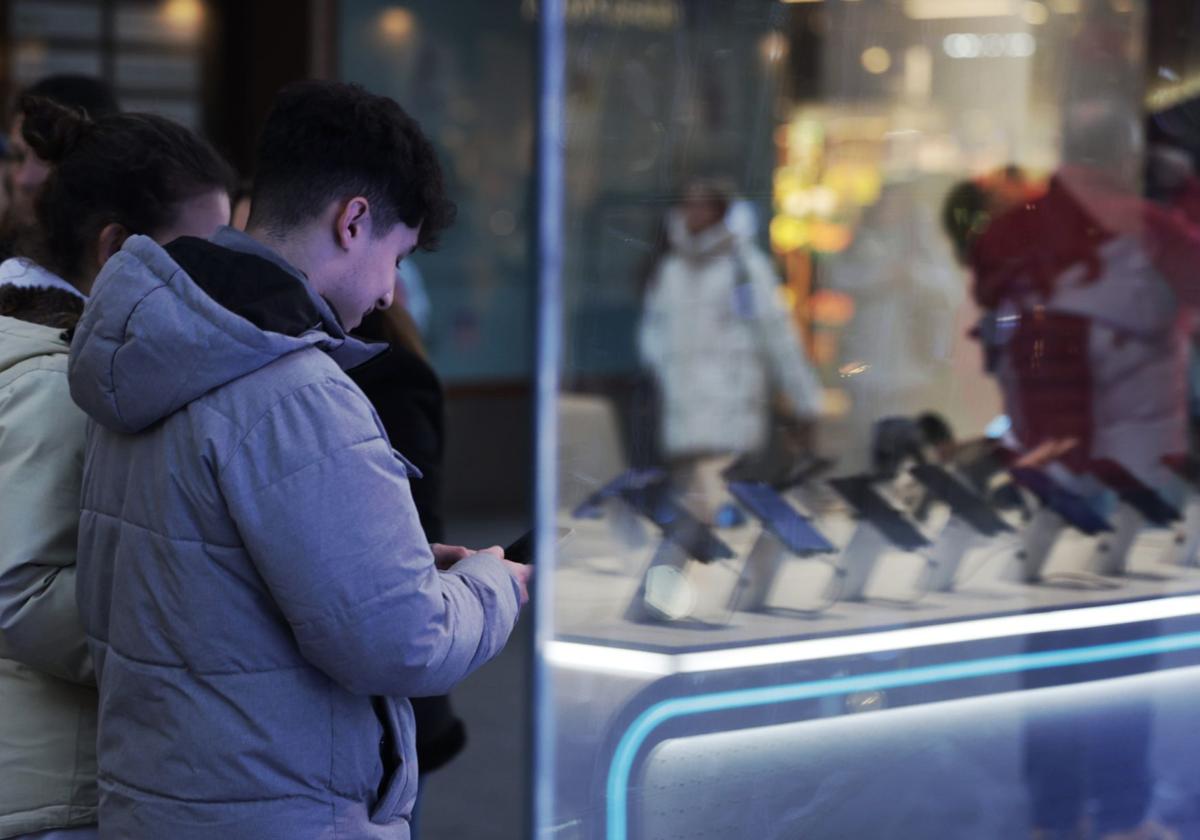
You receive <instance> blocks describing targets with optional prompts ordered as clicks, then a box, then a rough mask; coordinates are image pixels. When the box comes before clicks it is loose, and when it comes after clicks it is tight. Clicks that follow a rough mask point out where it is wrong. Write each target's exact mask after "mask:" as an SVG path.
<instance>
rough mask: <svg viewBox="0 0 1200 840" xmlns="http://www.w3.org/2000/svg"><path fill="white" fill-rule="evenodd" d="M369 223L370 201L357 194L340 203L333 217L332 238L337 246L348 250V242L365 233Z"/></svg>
mask: <svg viewBox="0 0 1200 840" xmlns="http://www.w3.org/2000/svg"><path fill="white" fill-rule="evenodd" d="M370 223H371V203H370V202H369V201H367V200H366V199H365V198H363V197H362V196H361V195H357V196H355V197H354V198H352V199H350V200H349V201H347V202H346V203H345V204H343V205H342V207H341V209H340V210H339V211H338V214H337V217H336V218H335V219H334V231H333V235H334V238H335V239H336V240H337V244H338V247H339V248H341V249H342V250H349V248H350V243H351V242H353V241H354V240H355V239H358V238H361V237H363V236H366V235H367V232H368V227H369V226H370Z"/></svg>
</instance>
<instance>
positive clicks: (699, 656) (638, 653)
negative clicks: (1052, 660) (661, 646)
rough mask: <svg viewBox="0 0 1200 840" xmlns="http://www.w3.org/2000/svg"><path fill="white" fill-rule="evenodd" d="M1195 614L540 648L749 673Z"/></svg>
mask: <svg viewBox="0 0 1200 840" xmlns="http://www.w3.org/2000/svg"><path fill="white" fill-rule="evenodd" d="M1198 614H1200V595H1186V596H1181V597H1177V598H1158V599H1154V600H1150V601H1135V602H1133V603H1129V604H1109V605H1106V606H1101V607H1079V608H1076V609H1069V610H1056V611H1054V612H1044V613H1033V614H1023V615H1007V616H1002V617H999V618H981V619H975V620H972V621H956V622H950V623H948V624H937V625H933V626H929V627H911V628H906V629H903V630H885V631H882V632H878V633H862V634H859V635H853V636H839V637H836V638H828V639H809V640H806V641H798V642H774V643H771V644H765V645H750V646H746V647H734V648H728V649H726V650H712V651H704V652H702V653H679V654H669V653H650V652H647V651H642V650H633V649H630V648H623V647H614V646H611V645H593V644H582V643H579V642H560V641H551V642H548V643H547V645H546V648H545V656H546V661H547V662H549V663H550V664H551V665H555V666H557V667H560V668H571V669H575V670H584V671H608V672H613V673H626V674H643V675H647V676H654V677H665V676H668V675H670V674H694V673H700V672H704V671H725V670H731V669H734V668H755V667H761V666H763V665H778V664H782V663H785V662H807V661H811V660H816V659H835V658H837V657H841V656H861V655H863V654H870V653H882V652H883V651H890V650H907V649H910V648H919V647H932V646H934V645H950V644H956V643H959V642H974V641H979V640H982V639H1001V638H1005V637H1020V636H1027V635H1032V634H1035V633H1055V632H1059V631H1063V630H1086V629H1089V628H1096V627H1111V626H1115V625H1120V624H1137V623H1138V622H1142V621H1157V620H1160V619H1166V618H1180V617H1182V616H1188V615H1198Z"/></svg>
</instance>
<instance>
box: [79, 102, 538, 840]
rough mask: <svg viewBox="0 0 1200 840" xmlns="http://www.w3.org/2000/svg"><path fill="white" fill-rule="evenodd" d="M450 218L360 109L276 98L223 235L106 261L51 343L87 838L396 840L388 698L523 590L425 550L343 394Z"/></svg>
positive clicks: (379, 106)
mask: <svg viewBox="0 0 1200 840" xmlns="http://www.w3.org/2000/svg"><path fill="white" fill-rule="evenodd" d="M452 216H453V206H452V205H451V204H450V203H449V202H448V201H447V200H446V198H445V197H444V195H443V192H442V175H441V170H440V168H439V166H438V163H437V160H436V158H435V156H434V154H433V150H432V148H431V147H430V145H429V142H428V141H427V140H426V139H425V137H424V136H423V135H422V133H421V131H420V128H419V127H418V126H417V124H416V123H415V122H413V120H412V119H410V118H409V117H408V116H407V115H406V114H405V113H404V112H403V111H402V110H401V109H400V107H399V106H398V105H397V104H396V103H395V102H392V101H391V100H389V99H385V98H382V97H378V96H373V95H371V94H369V93H367V92H365V91H364V90H362V89H361V88H358V87H353V86H348V85H344V84H337V83H331V82H305V83H301V84H297V85H294V86H291V87H289V88H287V89H285V90H284V91H282V92H281V93H280V95H279V97H278V98H277V100H276V103H275V106H274V108H273V110H272V113H271V115H270V116H269V118H268V120H267V125H266V128H265V130H264V134H263V138H262V141H261V145H260V149H259V161H258V172H257V179H256V185H255V195H254V201H253V213H252V217H251V219H250V224H249V227H248V234H243V233H239V232H237V231H234V230H232V229H229V228H223V229H222V230H221V231H219V232H218V233H217V234H216V236H214V237H213V239H212V240H211V241H203V240H199V239H187V238H185V239H180V240H177V241H176V242H174V243H172V244H171V245H168V246H167V248H166V249H165V250H164V249H163V248H160V247H159V246H157V245H155V244H154V243H153V242H151V241H150V240H148V239H145V238H143V237H134V238H133V239H131V240H130V241H129V242H128V243H127V244H126V246H125V248H124V249H123V250H122V251H121V252H120V253H119V254H117V255H116V256H115V257H114V258H113V259H112V260H110V261H109V263H108V265H107V266H106V268H105V270H104V272H103V273H102V274H101V275H100V277H99V278H98V279H97V282H96V284H95V287H94V289H93V297H92V299H91V301H90V303H89V306H88V308H87V310H86V312H85V314H84V317H83V320H82V321H81V322H80V325H79V329H78V331H77V333H76V335H75V338H74V340H73V342H72V346H71V359H70V382H71V393H72V396H73V397H74V399H75V401H76V402H78V403H79V405H80V406H82V407H83V408H84V410H85V411H86V412H87V413H88V414H89V415H90V417H91V420H92V422H91V426H90V430H89V442H88V449H87V455H86V460H85V464H84V482H83V499H82V508H83V512H82V518H81V522H80V539H79V560H78V564H79V583H78V597H79V604H80V609H81V612H82V615H83V621H84V627H85V630H86V632H87V634H88V637H89V644H90V648H91V651H92V654H93V657H94V659H95V664H96V672H97V674H98V677H99V685H100V730H99V737H98V745H99V753H100V759H99V764H100V770H99V775H100V826H101V828H100V830H101V835H102V836H105V837H114V838H116V837H120V838H123V839H125V838H163V837H170V838H172V840H191V838H196V840H200V838H212V837H220V838H222V840H238V839H239V838H246V840H250V838H253V840H272V839H273V838H278V840H285V838H286V840H300V839H301V838H316V837H329V838H334V837H345V838H407V837H408V834H409V831H408V815H409V812H410V809H411V805H412V801H413V798H414V796H415V794H416V780H417V775H416V767H415V752H414V744H413V731H412V730H413V728H412V712H411V710H410V707H409V704H408V702H407V700H404V699H401V698H406V697H414V696H425V695H432V694H443V693H445V692H446V691H447V690H449V689H450V687H451V686H453V685H454V684H455V683H457V682H458V681H459V680H461V679H462V678H463V677H465V676H466V675H467V674H469V673H470V672H471V671H473V670H474V669H475V668H477V667H478V666H479V665H481V664H483V663H484V662H486V661H487V660H488V659H490V658H491V657H493V656H494V655H495V654H496V653H498V652H499V650H500V649H501V647H502V646H503V645H504V642H505V641H506V639H507V638H508V635H509V633H510V632H511V630H512V627H513V624H514V623H515V621H516V618H517V613H518V610H519V608H520V606H521V605H522V604H523V603H524V602H525V600H526V598H527V594H526V583H527V576H528V571H527V570H526V569H525V568H524V567H520V566H517V565H515V564H513V563H510V562H508V561H506V560H504V559H502V552H500V550H499V549H489V550H488V551H486V552H483V553H480V554H470V553H469V552H467V550H466V549H461V548H448V547H443V546H433V547H432V551H431V547H430V546H429V545H428V544H427V543H426V542H425V541H424V540H423V539H422V532H421V526H420V523H419V522H418V519H417V514H416V511H415V510H414V507H413V503H412V495H411V492H410V489H409V484H408V481H409V477H410V476H414V475H415V470H413V468H411V467H410V466H409V465H408V463H407V462H406V461H405V460H404V458H403V457H402V456H401V455H399V453H395V452H394V451H393V450H392V448H391V447H390V446H389V444H388V441H387V438H386V435H385V434H384V432H383V429H382V426H381V424H380V422H379V419H378V417H377V416H376V414H375V412H374V411H373V410H372V409H371V407H370V404H369V403H368V402H367V401H366V399H365V398H364V396H363V394H362V392H361V391H360V390H359V389H358V388H357V387H356V386H355V385H354V384H352V383H351V381H350V379H349V378H348V377H347V376H346V374H345V373H344V371H345V370H346V369H348V368H352V367H355V366H357V365H359V364H361V363H363V362H364V361H366V360H367V359H369V358H372V357H373V356H374V355H375V354H376V353H378V352H379V348H377V347H372V346H369V345H365V344H363V343H361V342H359V341H357V340H356V339H354V338H351V337H349V336H348V335H347V331H348V330H350V329H352V328H354V327H355V326H357V325H358V323H359V321H360V320H361V319H362V317H363V316H364V315H365V314H366V313H368V312H370V311H371V310H372V309H374V308H377V307H384V306H387V305H388V303H389V302H390V299H391V297H392V293H393V291H392V290H393V283H394V278H395V268H396V265H397V263H398V262H399V261H400V260H402V259H403V258H404V257H405V256H407V255H408V254H409V253H410V252H411V251H412V250H413V249H414V248H419V247H424V248H429V247H432V246H433V245H434V244H436V241H437V237H438V234H439V233H440V231H441V230H442V229H443V228H444V227H445V226H446V225H447V224H449V222H450V221H451V219H452Z"/></svg>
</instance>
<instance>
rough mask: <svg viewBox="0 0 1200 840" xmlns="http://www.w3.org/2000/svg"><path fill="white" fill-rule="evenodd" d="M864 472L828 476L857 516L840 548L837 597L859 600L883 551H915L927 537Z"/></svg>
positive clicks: (834, 487)
mask: <svg viewBox="0 0 1200 840" xmlns="http://www.w3.org/2000/svg"><path fill="white" fill-rule="evenodd" d="M872 483H873V482H872V479H871V478H870V477H868V476H852V477H850V478H835V479H831V480H830V482H829V486H830V487H832V488H833V489H834V490H835V491H837V493H838V495H840V496H841V497H842V498H843V499H845V500H846V502H847V503H848V504H849V505H850V507H851V508H852V509H853V510H854V512H855V514H856V515H857V516H858V524H857V526H856V527H855V529H854V533H853V534H852V535H851V537H850V542H849V543H847V544H846V548H845V549H844V550H843V551H842V560H841V566H840V568H841V573H842V582H841V593H840V600H843V601H862V600H864V599H865V597H866V589H867V583H868V582H869V581H870V579H871V575H872V573H873V572H874V570H875V566H876V565H877V564H878V562H879V559H880V557H882V556H883V554H884V553H886V552H888V551H893V550H899V551H905V552H917V551H921V550H923V549H926V548H928V546H929V541H928V540H927V539H925V537H924V536H923V535H922V534H921V532H920V531H919V530H917V528H916V527H915V526H914V525H913V524H912V523H911V522H910V521H909V520H908V519H907V518H906V517H905V516H904V514H902V513H901V512H900V511H899V510H897V509H896V508H894V507H892V505H890V504H889V503H888V502H887V501H886V500H885V499H884V498H883V497H882V496H880V495H879V493H877V492H876V491H875V489H874V487H873V486H872Z"/></svg>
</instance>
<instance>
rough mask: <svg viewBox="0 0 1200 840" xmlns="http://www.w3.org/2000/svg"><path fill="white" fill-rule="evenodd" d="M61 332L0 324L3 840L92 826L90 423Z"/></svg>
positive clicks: (10, 321) (11, 321)
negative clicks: (79, 540)
mask: <svg viewBox="0 0 1200 840" xmlns="http://www.w3.org/2000/svg"><path fill="white" fill-rule="evenodd" d="M6 293H7V294H8V295H9V297H8V298H7V299H6V298H5V297H4V294H6ZM21 293H22V294H24V295H25V296H26V298H25V302H28V296H29V295H31V294H34V292H32V291H31V290H22V292H21ZM47 294H49V295H51V296H52V295H54V294H55V293H53V292H50V293H47ZM57 294H58V295H62V294H63V293H62V292H58V293H57ZM44 299H45V298H44V296H43V303H44ZM11 300H12V293H11V288H10V287H0V303H4V302H9V303H11ZM43 308H44V307H43ZM6 309H7V310H11V309H12V307H11V306H10V307H2V308H0V311H5V310H6ZM62 332H63V330H62V329H61V327H51V326H42V325H41V324H37V323H31V322H29V321H25V320H18V319H17V318H14V317H4V316H0V837H12V836H14V835H20V834H25V833H29V832H35V831H44V830H47V829H53V828H62V827H67V826H78V825H87V824H90V823H95V821H96V752H95V751H96V747H95V744H96V690H95V688H94V686H93V682H94V677H93V672H92V663H91V659H90V657H89V655H88V652H87V648H86V645H85V641H84V636H83V630H82V627H81V624H80V620H79V615H78V609H77V607H76V603H75V543H76V534H77V530H78V522H79V495H80V480H81V472H82V461H83V447H84V433H85V428H86V426H85V422H84V421H85V418H84V414H83V412H82V411H80V410H79V409H78V408H77V407H76V406H75V404H74V403H72V402H71V397H70V394H69V392H68V388H67V344H66V342H65V341H64V340H63V339H62Z"/></svg>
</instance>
